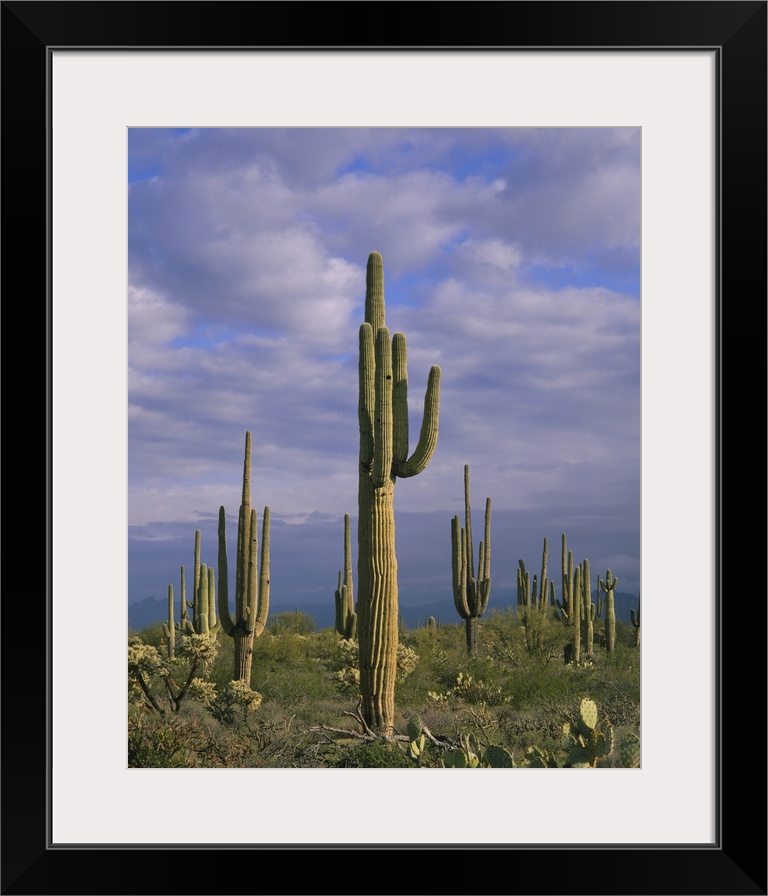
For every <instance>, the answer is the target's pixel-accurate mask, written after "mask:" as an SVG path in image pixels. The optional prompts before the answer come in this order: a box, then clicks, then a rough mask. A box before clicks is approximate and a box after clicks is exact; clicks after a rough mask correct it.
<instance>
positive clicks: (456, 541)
mask: <svg viewBox="0 0 768 896" xmlns="http://www.w3.org/2000/svg"><path fill="white" fill-rule="evenodd" d="M451 557H452V561H453V562H452V564H451V569H452V573H453V603H454V605H455V607H456V611H457V612H458V614H459V616H461V618H462V619H468V618H469V615H470V614H469V607H468V606H467V552H466V534H465V532H464V529H462V528H461V522H460V520H459V517H458V515H457V516H455V517H454V518H453V519H452V520H451Z"/></svg>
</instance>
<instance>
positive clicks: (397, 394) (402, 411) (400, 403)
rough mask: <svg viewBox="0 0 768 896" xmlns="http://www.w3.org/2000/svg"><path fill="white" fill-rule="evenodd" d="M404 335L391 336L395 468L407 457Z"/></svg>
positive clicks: (406, 368)
mask: <svg viewBox="0 0 768 896" xmlns="http://www.w3.org/2000/svg"><path fill="white" fill-rule="evenodd" d="M407 357H408V355H407V349H406V344H405V336H403V334H402V333H395V335H394V336H393V337H392V422H393V433H392V438H393V448H392V462H393V463H394V465H395V468H397V467H399V466H402V464H404V463H405V461H406V460H407V458H408V360H407Z"/></svg>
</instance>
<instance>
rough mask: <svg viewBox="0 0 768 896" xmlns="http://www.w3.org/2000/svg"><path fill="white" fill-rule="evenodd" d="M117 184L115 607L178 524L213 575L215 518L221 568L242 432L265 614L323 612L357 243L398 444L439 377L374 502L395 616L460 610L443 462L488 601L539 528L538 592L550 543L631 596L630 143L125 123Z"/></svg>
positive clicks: (352, 483) (353, 408) (160, 592)
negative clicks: (401, 415) (433, 443)
mask: <svg viewBox="0 0 768 896" xmlns="http://www.w3.org/2000/svg"><path fill="white" fill-rule="evenodd" d="M128 189H129V225H128V230H129V294H128V339H129V349H128V352H129V354H128V357H129V380H128V382H129V447H128V461H129V498H128V502H129V504H128V509H129V592H128V593H129V603H134V602H137V601H140V600H143V599H144V598H146V597H155V598H164V597H165V595H166V593H167V588H168V584H169V583H173V584H174V586H175V588H176V589H178V582H179V568H180V566H181V565H185V566H186V567H187V569H190V568H191V566H192V562H193V547H194V533H195V530H196V529H200V530H201V533H202V554H203V557H202V559H203V562H205V563H207V564H209V565H215V564H216V519H217V514H218V509H219V507H220V505H222V504H223V505H224V506H225V508H226V510H227V514H228V518H229V520H230V529H229V532H230V553H232V552H233V551H234V540H235V530H236V524H235V520H236V516H237V511H238V505H239V500H240V484H241V476H242V463H243V446H244V440H245V432H246V430H250V431H251V432H252V433H253V476H252V494H253V506H254V507H256V508H257V510H258V512H259V516H260V517H261V513H262V510H263V507H264V506H265V505H268V506H269V507H270V511H271V516H272V551H271V556H272V562H271V581H272V596H271V600H272V603H273V604H291V605H294V604H308V603H320V604H323V603H327V604H332V601H333V591H334V589H335V587H336V580H337V576H338V570H339V569H340V567H341V565H342V561H343V515H344V514H345V513H349V514H350V515H351V516H352V519H353V525H354V522H355V519H356V514H357V451H358V430H357V360H358V358H357V346H358V329H359V326H360V323H362V321H363V303H364V293H365V266H366V260H367V257H368V254H369V253H370V252H371V251H374V250H375V251H378V252H380V253H381V254H382V256H383V259H384V271H385V292H386V308H387V325H388V326H389V328H390V330H391V331H392V332H396V331H400V332H403V333H404V334H405V336H406V339H407V343H408V359H409V370H408V372H409V387H410V388H409V400H410V408H411V432H412V439H414V438H415V437H416V436H417V435H418V431H419V427H420V422H421V413H422V405H423V398H424V390H425V388H426V383H427V375H428V372H429V368H430V366H432V365H433V364H438V365H440V367H441V368H442V383H441V398H440V431H439V440H438V445H437V450H436V453H435V455H434V457H433V459H432V461H431V463H430V464H429V466H428V467H427V469H426V470H425V471H424V472H423V473H422V474H420V475H419V476H417V477H414V478H412V479H407V480H402V481H399V482H398V484H397V486H396V489H395V513H396V524H397V550H398V561H399V581H400V597H401V601H402V602H403V603H404V604H412V605H417V604H422V603H431V602H435V601H443V602H444V605H445V616H444V618H445V619H446V620H448V619H450V617H451V614H452V613H455V611H454V610H453V609H452V595H451V565H450V564H451V552H450V521H451V518H452V516H453V515H454V514H457V513H458V514H462V513H463V469H464V464H469V467H470V477H471V491H472V507H473V523H474V530H475V542H477V540H478V538H479V537H480V533H481V531H482V514H483V510H484V505H485V498H486V496H490V497H491V499H492V502H493V517H492V531H491V541H492V561H491V575H492V579H493V588H492V592H491V602H490V605H489V606H490V607H492V606H493V605H494V602H495V603H496V605H497V606H500V605H502V604H506V603H507V602H508V601H511V600H513V599H514V594H515V576H516V569H517V563H518V560H519V559H521V558H522V559H524V560H525V562H526V565H527V566H528V568H529V569H531V570H532V571H536V570H537V569H538V568H539V566H540V563H541V550H542V544H543V539H544V537H545V536H546V537H547V538H548V539H549V571H550V574H551V575H552V576H553V577H554V578H555V581H556V583H558V584H559V571H560V538H561V533H563V532H565V533H566V535H567V538H568V547H569V548H570V549H572V550H573V552H574V558H575V560H576V562H577V563H578V562H579V561H580V560H582V559H584V558H585V557H586V558H588V559H589V561H590V564H591V568H592V575H593V580H594V579H596V576H597V574H598V573H601V574H602V575H604V574H605V570H606V569H607V568H609V567H610V569H611V570H612V571H613V573H614V574H615V575H617V576H618V578H619V590H620V591H628V592H631V593H634V594H638V593H639V589H640V582H639V575H640V129H639V128H615V129H614V128H584V129H581V128H560V129H558V128H553V129H549V128H533V129H517V128H503V129H477V128H472V129H394V128H372V129H366V128H327V129H324V128H319V129H306V130H305V129H300V128H233V129H199V130H179V129H131V130H130V131H129V188H128ZM411 447H413V445H412V446H411ZM354 541H355V539H354V536H353V555H354V556H355V557H356V550H355V546H354ZM593 584H594V581H593ZM177 593H178V591H177ZM188 596H189V595H188ZM456 621H458V616H457V617H456Z"/></svg>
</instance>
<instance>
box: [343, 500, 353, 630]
mask: <svg viewBox="0 0 768 896" xmlns="http://www.w3.org/2000/svg"><path fill="white" fill-rule="evenodd" d="M343 584H344V587H345V588H346V603H347V616H351V615H352V614H353V613H354V612H355V589H354V583H353V580H352V533H351V527H350V522H349V514H348V513H345V514H344V582H343Z"/></svg>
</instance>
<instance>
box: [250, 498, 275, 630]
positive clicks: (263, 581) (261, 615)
mask: <svg viewBox="0 0 768 896" xmlns="http://www.w3.org/2000/svg"><path fill="white" fill-rule="evenodd" d="M253 520H254V522H253V525H254V527H255V525H256V511H254V512H253ZM269 525H270V512H269V507H265V508H264V516H263V518H262V521H261V570H260V572H259V592H258V595H257V599H258V610H255V612H253V613H252V614H251V619H252V620H253V625H252V629H253V634H254V636H255V637H257V638H258V637H259V635H261V634H262V632H263V631H264V629H265V628H266V627H267V617H268V616H269V541H270V538H269ZM251 606H253V603H252V604H251Z"/></svg>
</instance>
